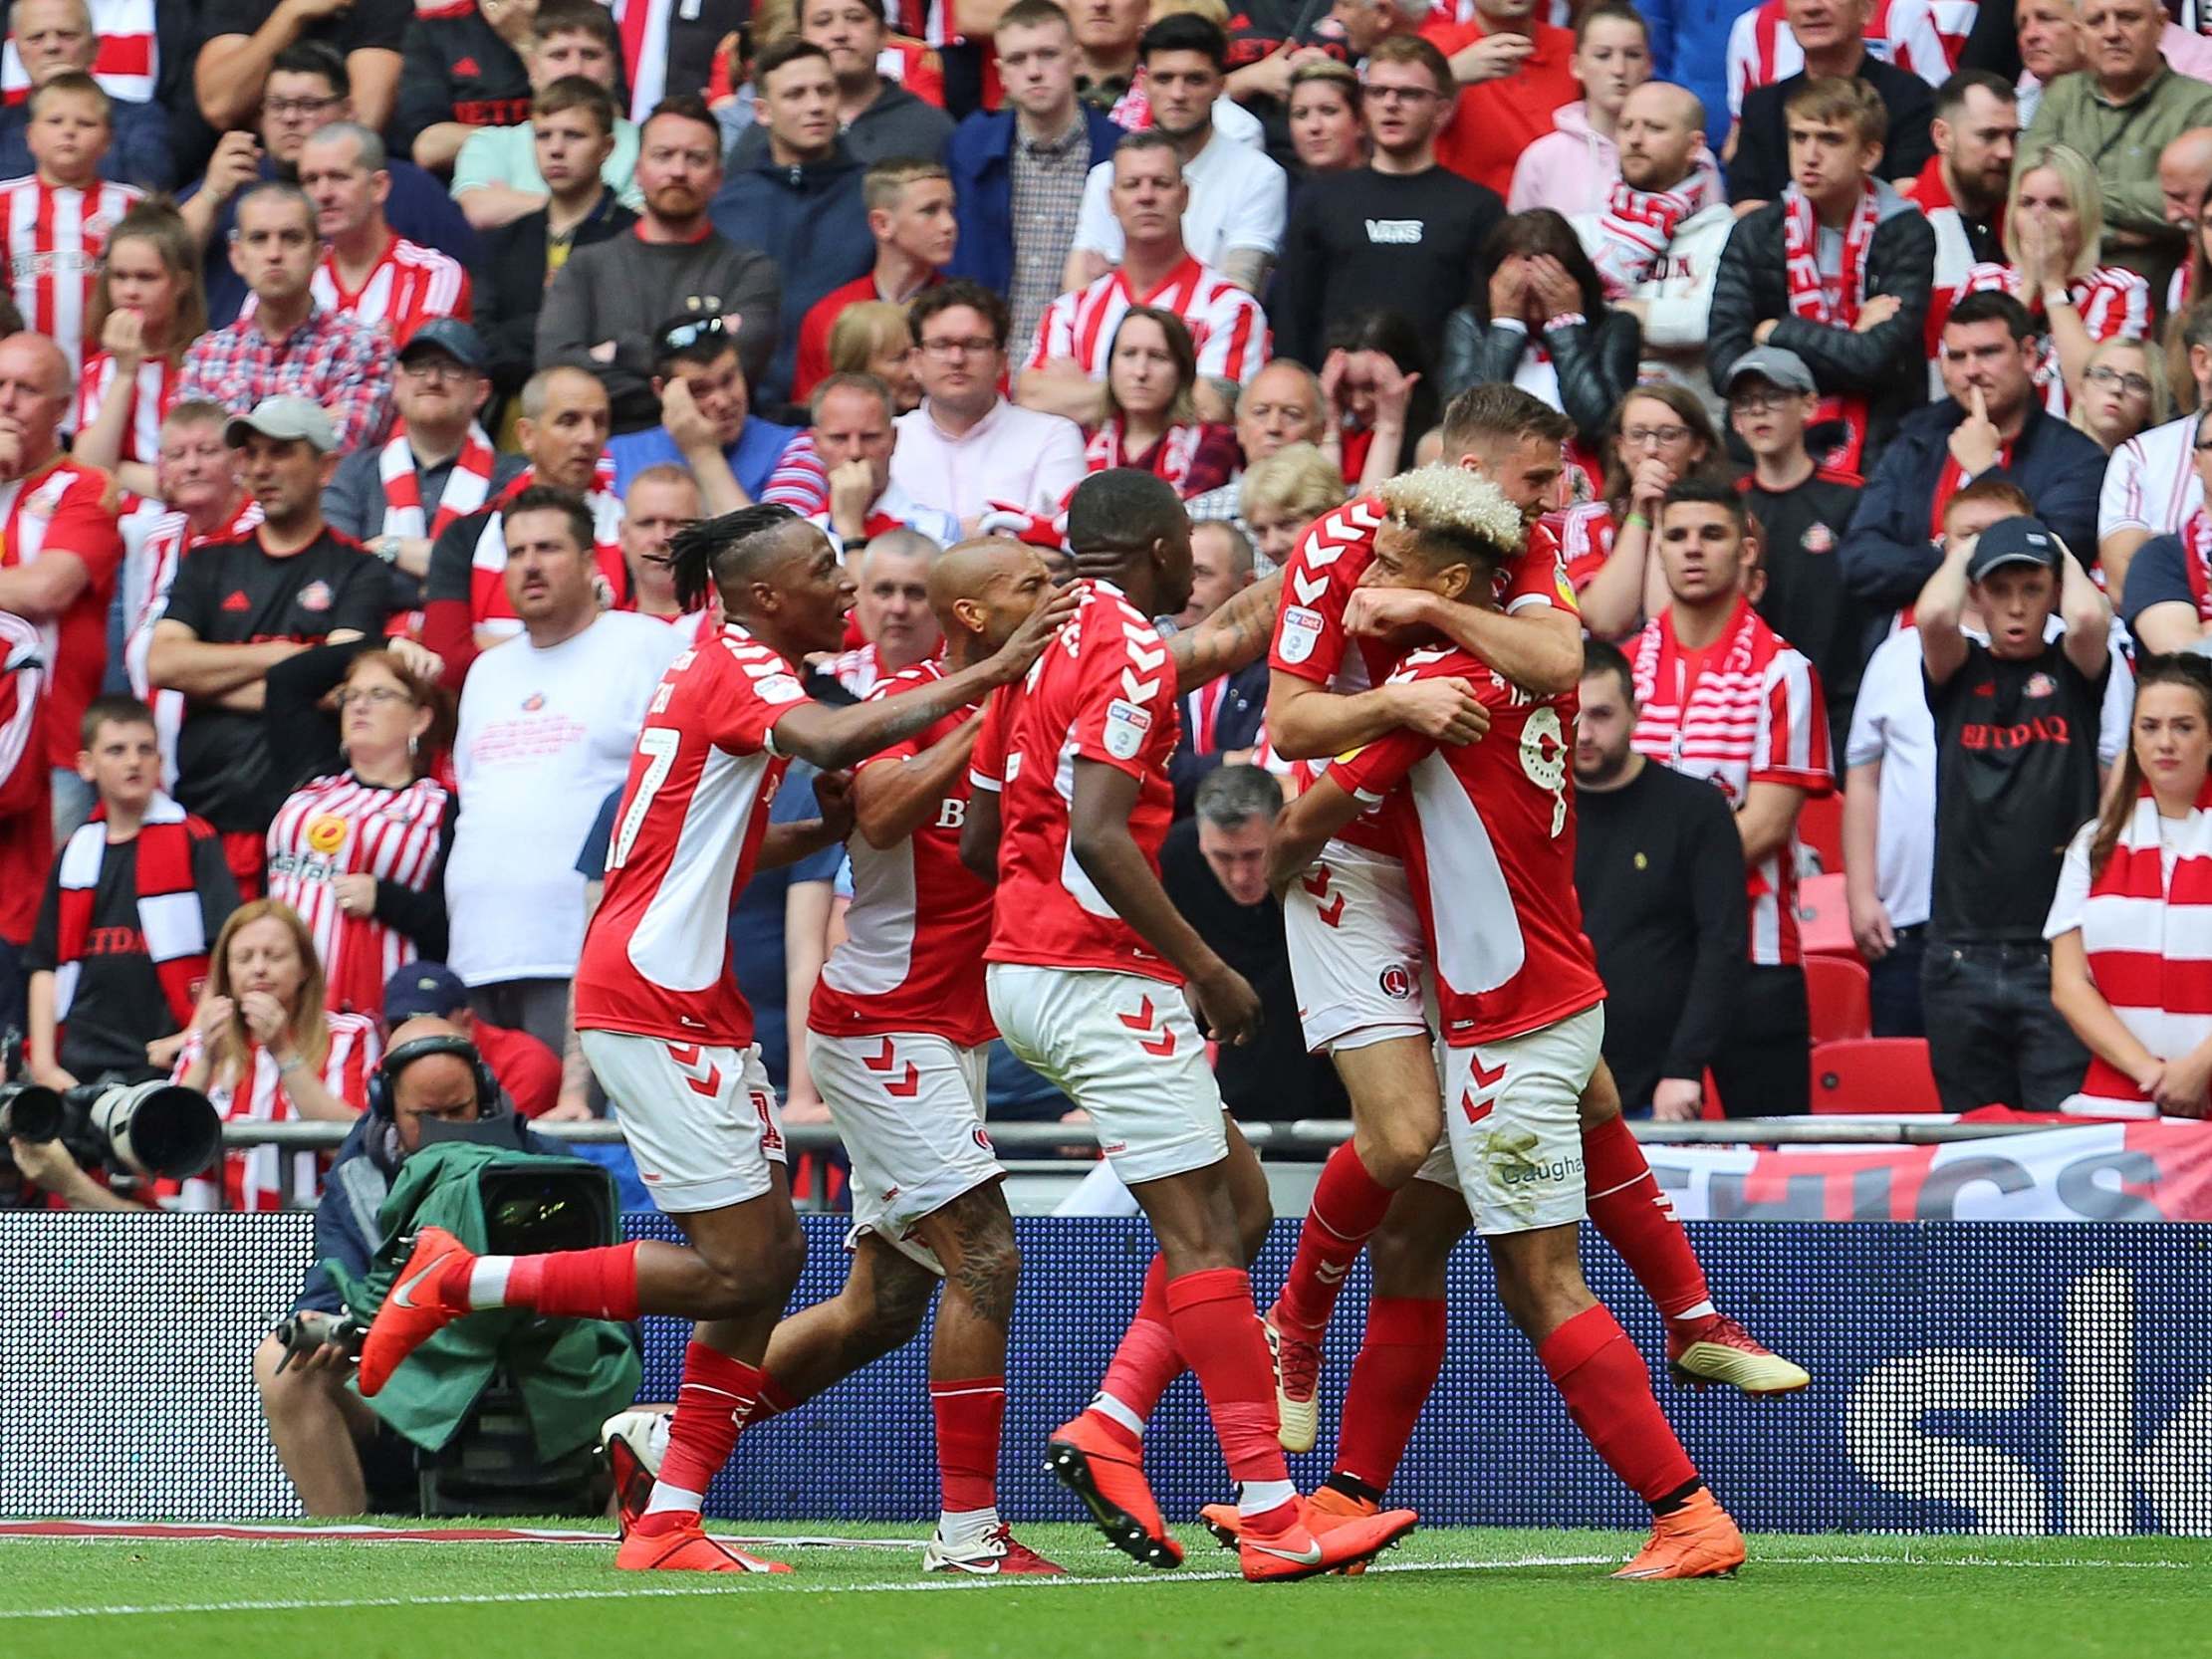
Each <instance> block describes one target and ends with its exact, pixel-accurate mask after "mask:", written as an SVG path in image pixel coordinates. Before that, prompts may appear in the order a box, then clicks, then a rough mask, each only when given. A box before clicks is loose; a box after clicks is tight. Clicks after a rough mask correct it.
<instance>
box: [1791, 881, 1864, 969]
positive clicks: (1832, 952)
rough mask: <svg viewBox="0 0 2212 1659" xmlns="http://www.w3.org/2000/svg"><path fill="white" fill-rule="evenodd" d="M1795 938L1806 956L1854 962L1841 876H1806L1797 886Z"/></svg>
mask: <svg viewBox="0 0 2212 1659" xmlns="http://www.w3.org/2000/svg"><path fill="white" fill-rule="evenodd" d="M1798 937H1799V939H1800V940H1801V941H1802V942H1803V943H1804V946H1805V952H1806V954H1807V955H1808V956H1816V955H1817V956H1847V957H1849V958H1850V959H1851V960H1852V961H1853V962H1856V961H1857V960H1858V946H1857V945H1856V944H1854V943H1852V941H1851V910H1850V906H1849V905H1848V904H1847V903H1845V902H1844V899H1843V876H1842V875H1841V874H1837V875H1809V876H1807V877H1806V878H1805V879H1804V880H1803V881H1800V882H1799V883H1798Z"/></svg>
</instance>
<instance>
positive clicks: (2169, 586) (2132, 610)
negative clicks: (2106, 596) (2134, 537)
mask: <svg viewBox="0 0 2212 1659" xmlns="http://www.w3.org/2000/svg"><path fill="white" fill-rule="evenodd" d="M2154 604H2185V605H2187V606H2188V607H2189V608H2190V609H2191V610H2196V609H2197V596H2196V594H2195V593H2194V592H2192V591H2191V590H2190V587H2189V550H2188V549H2187V548H2185V547H2183V546H2182V545H2181V538H2180V537H2178V536H2153V537H2152V538H2151V539H2150V540H2149V541H2147V542H2145V543H2144V544H2143V545H2142V546H2141V547H2139V548H2137V549H2136V550H2135V557H2134V558H2132V559H2130V560H2129V561H2128V562H2127V589H2126V592H2123V593H2122V594H2121V595H2120V606H2119V614H2120V620H2121V621H2123V622H2125V623H2126V624H2127V625H2128V626H2129V627H2130V628H2132V627H2133V626H2134V625H2135V618H2136V617H2138V616H2140V615H2141V614H2142V613H2143V612H2144V611H2146V610H2148V609H2149V608H2150V607H2151V606H2152V605H2154Z"/></svg>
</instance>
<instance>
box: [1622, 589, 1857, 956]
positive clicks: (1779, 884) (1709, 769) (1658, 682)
mask: <svg viewBox="0 0 2212 1659" xmlns="http://www.w3.org/2000/svg"><path fill="white" fill-rule="evenodd" d="M1631 655H1632V656H1633V658H1634V662H1635V673H1636V705H1637V707H1636V727H1635V731H1634V732H1633V734H1631V736H1630V738H1629V743H1630V744H1631V746H1632V747H1633V748H1634V749H1635V751H1636V753H1637V754H1639V755H1643V756H1645V757H1647V758H1649V759H1651V760H1655V761H1657V762H1658V763H1659V764H1660V765H1661V766H1665V767H1670V768H1672V769H1673V770H1674V771H1676V772H1680V773H1683V774H1685V775H1686V776H1688V777H1691V778H1704V779H1708V780H1710V781H1711V782H1712V783H1713V784H1714V785H1715V786H1716V787H1717V788H1718V789H1719V790H1720V792H1721V794H1723V795H1725V796H1726V797H1727V798H1728V805H1729V807H1730V809H1731V810H1733V811H1736V812H1741V811H1743V807H1744V802H1745V800H1746V799H1747V798H1748V797H1749V796H1750V794H1751V786H1752V785H1753V784H1787V785H1789V786H1791V787H1792V788H1794V789H1801V790H1804V791H1805V792H1806V793H1807V794H1808V795H1827V794H1829V793H1830V792H1832V791H1833V790H1834V789H1835V787H1836V781H1835V779H1834V777H1833V776H1832V775H1831V774H1830V771H1829V766H1830V762H1829V753H1828V751H1829V738H1828V715H1827V713H1826V711H1825V709H1824V707H1823V705H1822V701H1821V679H1820V675H1818V674H1817V673H1815V672H1814V669H1813V664H1812V663H1810V662H1808V661H1807V660H1806V659H1805V657H1804V655H1803V654H1802V653H1801V652H1799V651H1798V650H1797V649H1796V648H1795V647H1793V646H1792V645H1790V644H1789V643H1788V642H1787V641H1785V640H1784V639H1783V638H1782V636H1781V635H1780V634H1778V633H1776V632H1775V631H1774V629H1773V628H1771V627H1769V626H1768V625H1767V624H1766V622H1765V620H1764V619H1762V618H1761V616H1760V615H1759V613H1758V612H1757V611H1756V610H1754V609H1752V608H1751V601H1750V600H1749V599H1744V598H1739V599H1738V600H1737V601H1736V610H1735V614H1734V615H1732V616H1731V617H1730V618H1729V620H1728V624H1727V626H1726V627H1725V628H1724V629H1723V630H1722V632H1721V635H1720V637H1719V638H1718V639H1716V640H1714V641H1713V643H1712V644H1710V645H1708V646H1706V647H1705V648H1704V649H1703V650H1690V649H1687V648H1685V647H1684V646H1683V645H1682V644H1681V643H1680V642H1679V641H1678V640H1676V638H1675V637H1674V612H1673V608H1672V607H1671V606H1669V607H1668V608H1667V609H1666V610H1664V611H1662V612H1661V613H1660V614H1659V615H1657V616H1655V617H1653V618H1652V619H1651V620H1650V621H1649V622H1647V623H1645V624H1644V629H1643V632H1642V634H1641V635H1640V636H1639V637H1638V638H1637V640H1636V643H1635V648H1634V650H1633V651H1632V653H1631ZM1797 853H1798V836H1797V827H1796V825H1795V823H1794V822H1793V823H1792V825H1791V829H1790V834H1789V838H1788V839H1787V840H1785V841H1784V842H1783V844H1782V845H1781V846H1780V847H1778V848H1777V849H1776V850H1775V851H1773V852H1771V853H1769V854H1768V855H1767V856H1766V857H1765V858H1763V859H1761V860H1760V862H1759V863H1758V864H1756V865H1754V866H1752V867H1751V868H1750V869H1748V870H1747V871H1746V872H1745V885H1746V888H1747V890H1748V895H1749V898H1750V910H1751V960H1752V962H1753V963H1754V964H1755V965H1760V966H1768V967H1772V966H1775V965H1778V964H1782V965H1787V964H1790V963H1795V962H1800V961H1802V960H1804V953H1803V951H1802V950H1801V949H1800V948H1799V945H1798V906H1797Z"/></svg>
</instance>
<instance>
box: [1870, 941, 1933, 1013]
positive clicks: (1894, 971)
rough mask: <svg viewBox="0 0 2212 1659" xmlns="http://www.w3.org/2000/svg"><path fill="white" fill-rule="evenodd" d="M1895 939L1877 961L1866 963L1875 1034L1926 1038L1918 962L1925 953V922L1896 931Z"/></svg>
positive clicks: (1926, 942)
mask: <svg viewBox="0 0 2212 1659" xmlns="http://www.w3.org/2000/svg"><path fill="white" fill-rule="evenodd" d="M1896 934H1897V942H1896V943H1895V944H1894V945H1892V946H1890V947H1889V954H1888V955H1887V956H1885V957H1883V958H1882V959H1881V960H1880V961H1879V962H1870V963H1868V964H1867V965H1866V977H1867V980H1868V984H1867V987H1866V995H1867V1000H1868V1001H1869V1003H1870V1004H1871V1005H1872V1006H1871V1012H1872V1014H1873V1024H1874V1035H1875V1036H1876V1037H1925V1036H1927V1035H1928V1022H1927V1019H1926V1017H1925V1016H1924V1015H1923V1014H1922V1012H1921V1008H1920V961H1921V958H1922V957H1923V956H1925V955H1926V954H1927V944H1928V924H1927V923H1926V922H1921V923H1919V924H1918V925H1916V926H1913V927H1900V928H1898V929H1897V930H1896Z"/></svg>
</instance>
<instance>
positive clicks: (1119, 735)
mask: <svg viewBox="0 0 2212 1659" xmlns="http://www.w3.org/2000/svg"><path fill="white" fill-rule="evenodd" d="M1151 729H1152V711H1151V710H1150V709H1145V708H1139V707H1137V705H1136V704H1134V703H1131V702H1128V701H1126V700H1125V699H1123V698H1120V697H1116V698H1114V699H1113V701H1112V702H1110V703H1108V704H1106V753H1107V754H1109V755H1111V756H1112V757H1113V758H1114V759H1115V760H1117V761H1133V760H1135V759H1136V752H1137V751H1138V750H1139V749H1142V748H1143V747H1144V734H1145V733H1146V732H1149V731H1150V730H1151Z"/></svg>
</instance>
